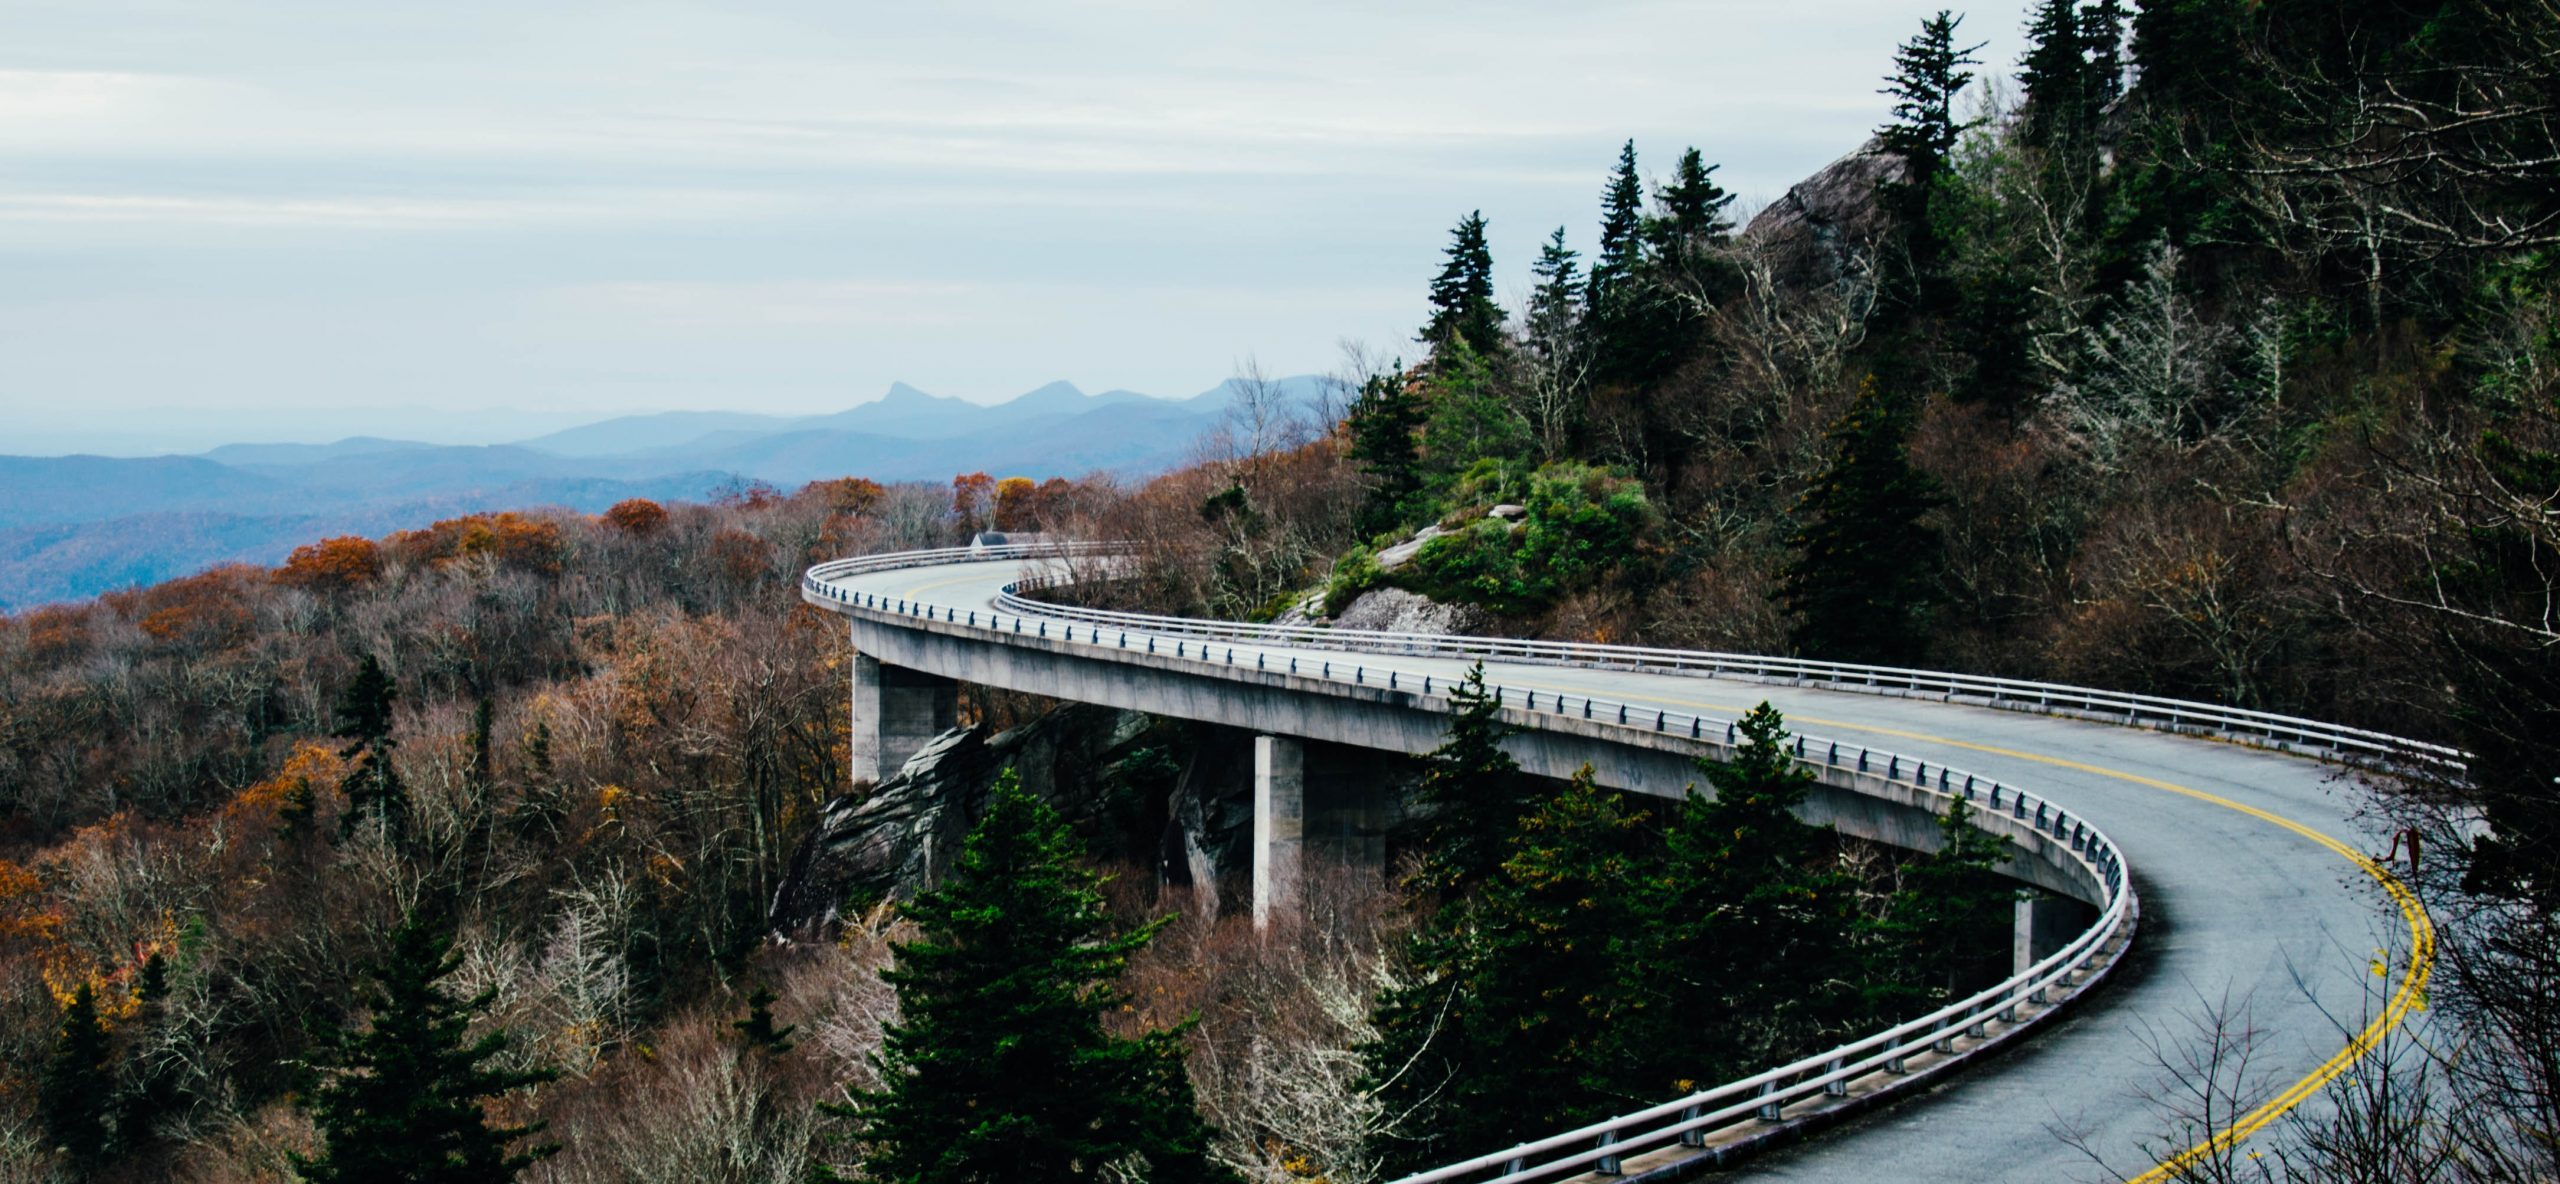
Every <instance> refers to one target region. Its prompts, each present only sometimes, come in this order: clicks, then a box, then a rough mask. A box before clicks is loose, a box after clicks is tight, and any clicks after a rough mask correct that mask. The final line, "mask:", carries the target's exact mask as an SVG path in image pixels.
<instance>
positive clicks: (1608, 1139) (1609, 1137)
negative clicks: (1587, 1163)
mask: <svg viewBox="0 0 2560 1184" xmlns="http://www.w3.org/2000/svg"><path fill="white" fill-rule="evenodd" d="M1599 1145H1600V1146H1602V1147H1615V1146H1617V1145H1618V1132H1616V1131H1602V1132H1600V1143H1599ZM1591 1174H1592V1175H1595V1176H1618V1175H1624V1174H1625V1173H1624V1172H1622V1171H1620V1170H1619V1167H1618V1157H1617V1156H1614V1155H1603V1156H1601V1157H1600V1162H1598V1163H1596V1164H1593V1165H1591Z"/></svg>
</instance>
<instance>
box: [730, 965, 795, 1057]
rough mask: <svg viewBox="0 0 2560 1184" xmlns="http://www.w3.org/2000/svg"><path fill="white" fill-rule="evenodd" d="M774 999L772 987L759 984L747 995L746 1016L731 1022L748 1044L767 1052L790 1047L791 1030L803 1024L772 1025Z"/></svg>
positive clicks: (783, 1051)
mask: <svg viewBox="0 0 2560 1184" xmlns="http://www.w3.org/2000/svg"><path fill="white" fill-rule="evenodd" d="M775 999H776V996H775V995H774V993H773V989H772V988H770V987H767V986H765V985H764V984H762V983H758V984H756V989H755V990H754V991H752V992H749V993H748V995H747V1016H746V1018H745V1019H741V1020H732V1021H730V1023H729V1026H730V1027H732V1028H736V1029H737V1030H738V1038H739V1039H741V1040H744V1041H746V1044H747V1047H749V1048H752V1049H754V1050H756V1051H757V1052H761V1053H765V1054H767V1055H774V1056H778V1055H780V1054H782V1053H786V1052H789V1051H791V1034H792V1033H793V1032H796V1031H799V1030H800V1025H798V1024H789V1025H785V1026H783V1027H780V1028H777V1027H774V1026H773V1005H774V1002H775Z"/></svg>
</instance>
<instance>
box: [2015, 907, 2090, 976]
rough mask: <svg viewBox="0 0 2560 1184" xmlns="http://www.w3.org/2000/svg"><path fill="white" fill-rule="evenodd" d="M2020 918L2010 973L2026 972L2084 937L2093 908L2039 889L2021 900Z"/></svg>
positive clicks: (2018, 913)
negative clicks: (2081, 936)
mask: <svg viewBox="0 0 2560 1184" xmlns="http://www.w3.org/2000/svg"><path fill="white" fill-rule="evenodd" d="M2017 918H2018V919H2017V925H2016V927H2015V928H2014V929H2013V930H2012V931H2011V936H2010V946H2009V963H2010V971H2009V973H2011V974H2024V973H2026V970H2027V968H2028V967H2030V966H2033V965H2035V964H2036V963H2038V962H2041V961H2043V960H2044V959H2046V958H2050V957H2052V956H2053V954H2054V952H2055V951H2057V950H2060V949H2061V948H2062V947H2064V946H2067V945H2070V944H2071V939H2072V938H2075V937H2078V936H2080V931H2081V930H2082V929H2085V928H2087V927H2088V923H2089V918H2090V911H2089V906H2087V905H2085V904H2082V903H2080V902H2079V901H2076V900H2065V899H2063V898H2061V897H2058V896H2050V895H2047V894H2045V893H2041V892H2039V893H2036V894H2035V895H2033V896H2029V897H2027V898H2025V899H2023V900H2020V901H2019V902H2018V912H2017Z"/></svg>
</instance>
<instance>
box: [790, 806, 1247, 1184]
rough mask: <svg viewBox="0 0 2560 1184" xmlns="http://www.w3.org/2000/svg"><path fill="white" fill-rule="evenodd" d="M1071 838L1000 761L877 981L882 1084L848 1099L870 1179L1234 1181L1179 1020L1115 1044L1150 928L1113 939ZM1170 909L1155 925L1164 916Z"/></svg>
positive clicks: (953, 1182)
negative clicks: (907, 937)
mask: <svg viewBox="0 0 2560 1184" xmlns="http://www.w3.org/2000/svg"><path fill="white" fill-rule="evenodd" d="M1099 885H1100V877H1099V876H1097V875H1095V874H1094V873H1092V872H1090V871H1086V870H1084V869H1083V868H1082V867H1080V866H1078V847H1077V843H1076V840H1075V837H1074V835H1072V834H1071V833H1070V832H1069V831H1068V829H1067V826H1066V823H1065V821H1064V820H1062V819H1061V818H1059V816H1058V814H1057V812H1056V811H1055V810H1052V809H1050V808H1049V806H1048V804H1047V803H1044V802H1042V801H1041V800H1040V799H1039V798H1037V797H1035V796H1033V795H1032V794H1030V793H1029V792H1027V791H1025V790H1024V789H1023V788H1022V786H1021V783H1020V781H1019V780H1018V779H1017V778H1016V777H1015V776H1014V775H1013V774H1012V773H1011V772H1010V771H1008V772H1006V773H1005V774H1004V775H1003V776H1002V777H1001V778H1000V779H999V780H998V781H997V783H996V787H995V791H994V796H993V798H992V800H991V801H990V802H989V804H988V806H987V813H986V815H985V817H983V818H982V819H980V820H979V822H978V825H977V826H976V827H975V828H973V829H972V830H971V831H970V833H969V837H968V840H967V841H966V843H965V844H964V845H963V846H962V849H961V853H960V859H959V862H958V863H957V864H956V865H955V866H954V867H953V868H952V870H951V875H950V878H949V879H948V880H947V881H945V882H944V883H943V884H942V885H941V886H940V887H938V888H935V889H933V890H932V891H929V892H926V893H924V894H922V895H921V896H919V897H917V898H916V900H915V901H913V902H912V903H911V904H909V905H908V908H907V912H908V915H909V917H910V918H912V919H913V920H914V922H915V923H916V926H917V928H918V930H919V936H918V937H917V938H916V940H914V941H911V942H905V943H902V944H900V945H899V946H898V947H897V965H896V967H895V969H893V970H891V971H889V972H888V974H887V975H886V978H887V980H888V981H889V983H890V984H891V985H892V986H894V987H896V988H897V991H898V1007H899V1014H900V1019H899V1021H898V1022H897V1023H896V1024H893V1025H891V1026H890V1027H889V1028H888V1030H887V1032H886V1033H885V1038H884V1043H883V1048H882V1051H881V1053H880V1054H879V1066H880V1070H881V1078H882V1080H883V1081H885V1082H886V1085H885V1086H884V1087H883V1088H882V1089H881V1090H879V1091H878V1092H875V1093H867V1094H864V1095H862V1096H861V1097H860V1098H859V1099H858V1100H857V1101H856V1102H855V1104H854V1105H852V1106H847V1107H830V1109H831V1110H833V1111H835V1112H837V1113H840V1114H844V1115H847V1116H849V1117H851V1118H853V1119H854V1120H855V1126H856V1129H855V1134H854V1138H855V1139H856V1140H857V1141H858V1142H859V1143H860V1144H862V1146H863V1150H864V1152H865V1157H864V1159H863V1177H862V1178H864V1179H867V1180H880V1181H894V1182H901V1184H905V1182H915V1184H921V1182H923V1181H933V1182H935V1184H994V1182H997V1181H1004V1182H1013V1181H1024V1180H1085V1179H1106V1178H1109V1179H1117V1178H1123V1177H1122V1176H1120V1175H1115V1174H1114V1173H1134V1174H1133V1175H1131V1176H1129V1177H1128V1178H1135V1179H1144V1180H1148V1181H1151V1182H1153V1184H1193V1182H1198V1181H1221V1182H1224V1181H1232V1180H1233V1179H1234V1177H1233V1175H1232V1174H1231V1173H1228V1172H1227V1171H1225V1170H1224V1169H1222V1168H1219V1167H1217V1166H1216V1165H1214V1164H1212V1163H1211V1162H1210V1160H1209V1158H1208V1151H1207V1148H1208V1141H1209V1135H1210V1132H1209V1129H1208V1127H1207V1125H1206V1124H1205V1123H1203V1122H1202V1121H1201V1120H1200V1117H1199V1113H1198V1111H1197V1110H1196V1109H1195V1108H1194V1105H1193V1101H1192V1094H1191V1085H1190V1079H1189V1078H1188V1077H1187V1076H1185V1074H1184V1071H1183V1067H1182V1034H1181V1032H1180V1031H1179V1030H1173V1031H1161V1032H1152V1033H1149V1034H1147V1035H1144V1036H1139V1037H1135V1038H1122V1037H1116V1036H1113V1035H1111V1034H1109V1033H1107V1032H1105V1031H1103V1029H1102V1026H1101V1023H1100V1017H1101V1016H1102V1015H1103V1014H1105V1013H1108V1012H1111V1011H1113V1010H1116V1009H1118V1008H1120V1007H1121V1006H1122V1005H1123V1004H1124V1003H1125V1002H1126V996H1124V995H1123V994H1122V993H1121V992H1120V991H1119V990H1118V989H1117V988H1116V987H1114V986H1113V985H1112V984H1113V981H1114V980H1115V979H1117V978H1118V977H1119V975H1120V973H1121V970H1122V969H1123V968H1124V967H1125V966H1126V965H1127V964H1128V960H1129V956H1130V954H1132V953H1134V952H1135V951H1136V950H1138V949H1139V948H1140V947H1141V946H1144V945H1145V944H1146V943H1147V942H1148V941H1149V940H1150V939H1151V938H1153V937H1154V936H1155V933H1156V931H1157V930H1158V929H1159V928H1161V927H1162V926H1163V925H1164V923H1165V922H1164V921H1158V922H1156V923H1155V924H1153V925H1148V926H1144V927H1141V928H1140V929H1138V930H1136V931H1135V932H1131V933H1125V934H1120V935H1117V936H1115V935H1112V934H1111V933H1110V932H1109V931H1108V920H1107V918H1106V917H1105V915H1104V912H1103V904H1102V895H1101V892H1100V891H1099ZM1169 919H1170V918H1168V920H1169Z"/></svg>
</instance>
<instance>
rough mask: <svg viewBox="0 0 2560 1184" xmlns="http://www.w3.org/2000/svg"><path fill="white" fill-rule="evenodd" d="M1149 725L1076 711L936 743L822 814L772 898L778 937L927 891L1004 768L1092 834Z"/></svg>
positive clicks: (1129, 714) (1134, 716)
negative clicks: (1123, 762) (1122, 765)
mask: <svg viewBox="0 0 2560 1184" xmlns="http://www.w3.org/2000/svg"><path fill="white" fill-rule="evenodd" d="M1151 722H1152V721H1150V720H1149V718H1148V717H1147V716H1145V715H1142V714H1139V713H1137V712H1133V711H1118V710H1114V709H1111V708H1107V707H1092V706H1085V705H1078V706H1071V707H1065V708H1061V709H1059V710H1057V711H1053V712H1050V713H1049V714H1047V715H1045V716H1042V717H1041V718H1039V719H1037V720H1034V721H1033V722H1031V723H1029V724H1025V725H1023V726H1022V727H1019V728H1015V729H1013V730H1011V731H1007V732H1004V733H1001V734H998V735H995V736H992V737H991V736H989V735H988V734H987V733H986V731H985V730H984V729H982V728H955V729H953V730H951V731H948V732H945V733H943V734H942V735H941V736H938V737H936V738H935V739H934V741H933V742H932V743H930V744H927V745H925V746H924V748H923V749H921V750H920V751H918V752H917V753H916V754H915V756H914V757H912V758H910V759H909V760H908V761H907V763H906V766H905V767H904V768H902V769H900V770H899V771H898V772H897V773H896V774H895V775H894V776H891V777H890V778H889V779H888V780H886V781H883V782H881V783H880V784H879V785H877V786H874V787H872V789H871V790H870V791H869V792H867V793H856V794H848V795H846V796H844V797H840V798H838V799H836V800H835V801H833V802H830V803H828V805H827V806H826V808H825V809H824V810H823V811H822V812H821V813H820V814H819V816H818V825H817V829H816V830H815V831H813V832H812V833H811V834H810V836H809V838H808V839H807V840H806V841H804V842H803V843H802V844H801V846H800V849H799V850H798V851H797V852H795V853H794V854H793V855H792V858H791V869H790V871H789V873H788V874H786V875H785V876H784V878H783V881H782V885H781V887H780V888H779V889H778V890H776V892H775V894H774V901H773V913H772V917H771V920H772V924H773V928H774V929H775V930H777V931H779V932H783V933H797V932H805V931H807V930H809V929H811V928H813V927H819V926H824V925H826V924H828V923H831V922H833V921H834V920H836V919H837V917H838V916H839V914H840V913H841V911H842V910H843V908H844V906H845V905H846V903H847V902H848V901H850V902H855V903H861V902H864V901H876V900H882V899H890V898H896V899H904V898H907V897H910V896H913V895H914V894H915V893H916V892H917V891H919V890H921V889H923V888H924V887H926V886H928V885H930V884H931V883H933V881H934V880H935V879H936V878H937V877H939V876H940V875H941V874H942V873H943V872H944V871H945V870H947V869H948V868H949V867H950V865H951V862H952V861H953V860H954V859H957V858H958V857H959V854H960V843H961V840H962V839H963V838H965V837H966V836H967V835H968V833H969V828H970V826H971V825H973V824H975V823H976V821H977V819H978V816H979V814H980V812H982V811H983V810H984V809H985V808H986V803H987V796H988V794H989V793H990V791H992V790H993V788H994V786H995V782H996V777H997V775H998V774H999V773H1001V772H1003V771H1004V770H1005V769H1008V768H1010V769H1012V770H1014V771H1015V772H1016V773H1017V774H1018V775H1020V777H1021V778H1022V784H1023V786H1024V788H1026V789H1029V790H1031V791H1032V792H1033V793H1036V794H1038V795H1040V796H1041V797H1042V798H1044V799H1046V800H1048V801H1049V802H1050V804H1052V805H1054V806H1056V807H1058V809H1059V812H1060V813H1063V814H1065V815H1066V816H1067V817H1068V818H1069V819H1071V820H1074V821H1077V822H1079V823H1081V824H1083V825H1084V826H1086V827H1087V828H1091V827H1092V826H1093V825H1094V824H1096V823H1097V822H1099V821H1101V820H1102V818H1101V816H1102V815H1104V814H1105V813H1107V812H1108V810H1109V804H1108V803H1106V802H1104V801H1102V800H1100V799H1101V795H1100V793H1099V789H1100V787H1101V784H1102V783H1103V782H1104V781H1105V777H1104V776H1103V774H1104V772H1105V771H1107V770H1109V769H1110V768H1111V767H1112V765H1113V762H1114V761H1115V760H1117V759H1119V758H1122V757H1126V756H1128V755H1129V754H1130V753H1131V751H1132V750H1133V749H1135V748H1137V747H1139V746H1140V745H1139V741H1140V738H1141V737H1143V736H1145V735H1146V734H1147V731H1148V729H1149V727H1150V725H1151ZM1114 821H1116V820H1114Z"/></svg>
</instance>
